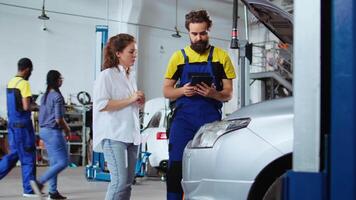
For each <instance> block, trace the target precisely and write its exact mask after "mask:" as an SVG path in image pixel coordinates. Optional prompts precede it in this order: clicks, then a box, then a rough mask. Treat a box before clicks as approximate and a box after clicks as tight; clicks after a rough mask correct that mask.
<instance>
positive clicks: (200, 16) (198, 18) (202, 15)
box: [185, 10, 213, 31]
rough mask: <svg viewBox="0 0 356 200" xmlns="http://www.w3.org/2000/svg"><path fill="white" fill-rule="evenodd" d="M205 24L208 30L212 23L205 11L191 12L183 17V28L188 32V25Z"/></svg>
mask: <svg viewBox="0 0 356 200" xmlns="http://www.w3.org/2000/svg"><path fill="white" fill-rule="evenodd" d="M203 22H206V23H207V25H208V30H209V29H210V27H211V25H212V23H213V22H212V21H211V20H210V17H209V15H208V12H207V11H206V10H197V11H195V10H192V11H190V12H189V13H188V14H186V15H185V28H186V29H187V30H188V31H189V24H190V23H203Z"/></svg>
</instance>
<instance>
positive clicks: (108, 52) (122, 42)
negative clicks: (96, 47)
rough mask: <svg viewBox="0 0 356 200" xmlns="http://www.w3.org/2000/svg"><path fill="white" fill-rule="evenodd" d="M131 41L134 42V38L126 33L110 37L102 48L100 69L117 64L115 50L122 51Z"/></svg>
mask: <svg viewBox="0 0 356 200" xmlns="http://www.w3.org/2000/svg"><path fill="white" fill-rule="evenodd" d="M132 42H135V38H134V37H133V36H132V35H129V34H126V33H120V34H117V35H115V36H113V37H111V38H110V39H109V41H108V43H107V44H106V46H105V49H104V64H103V67H102V70H104V69H107V68H111V67H116V66H117V65H118V64H119V59H118V58H117V56H116V52H122V51H123V50H124V49H125V48H126V47H127V46H128V45H129V44H131V43H132Z"/></svg>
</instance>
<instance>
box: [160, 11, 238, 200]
mask: <svg viewBox="0 0 356 200" xmlns="http://www.w3.org/2000/svg"><path fill="white" fill-rule="evenodd" d="M185 20H186V21H185V27H186V28H187V30H188V32H189V38H190V41H191V44H190V45H188V46H186V47H185V48H184V49H181V50H178V51H176V52H175V53H174V54H173V55H172V57H171V59H170V61H169V63H168V67H167V71H166V74H165V79H164V83H163V94H164V96H165V97H166V98H169V99H171V100H176V109H175V114H174V116H173V120H172V125H171V127H170V131H169V132H170V134H169V162H168V171H167V199H168V200H181V199H182V196H183V190H182V187H181V183H180V182H181V179H182V156H183V150H184V147H185V146H186V145H187V143H188V141H189V140H191V139H193V137H194V135H195V133H196V132H197V131H198V129H199V128H200V126H202V125H203V124H205V123H209V122H213V121H216V120H220V119H221V107H222V102H226V101H228V100H230V99H231V97H232V90H233V88H232V79H234V78H235V77H236V75H235V69H234V66H233V65H232V63H231V60H230V57H229V55H228V54H227V53H226V52H225V51H224V50H223V49H221V48H219V47H214V46H212V45H210V44H209V30H210V27H211V25H212V21H211V20H210V17H209V15H208V13H207V11H206V10H199V11H191V12H189V13H188V14H187V15H186V16H185ZM197 79H198V80H199V82H195V80H197ZM194 82H195V83H194ZM177 83H178V84H177ZM176 85H177V87H176Z"/></svg>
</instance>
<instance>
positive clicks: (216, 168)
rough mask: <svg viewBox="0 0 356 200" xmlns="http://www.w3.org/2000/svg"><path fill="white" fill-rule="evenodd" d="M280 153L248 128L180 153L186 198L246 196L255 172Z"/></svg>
mask: <svg viewBox="0 0 356 200" xmlns="http://www.w3.org/2000/svg"><path fill="white" fill-rule="evenodd" d="M281 155H282V154H281V152H279V151H278V150H276V149H275V148H274V147H273V146H271V144H269V143H267V142H266V141H265V140H263V139H262V138H260V137H258V136H257V135H256V134H254V133H253V132H252V131H250V130H249V129H248V128H244V129H240V130H238V131H234V132H233V133H232V132H231V133H228V134H226V135H223V136H222V137H221V138H219V139H218V140H217V141H216V143H215V144H214V146H213V147H212V148H192V147H191V142H189V143H188V145H187V146H186V148H185V150H184V154H183V179H182V187H183V190H184V193H185V198H186V199H199V200H204V199H207V200H208V199H219V200H225V199H226V200H228V199H238V200H239V199H241V200H244V199H247V196H248V193H249V190H250V187H251V185H252V184H253V183H254V180H255V178H256V176H257V175H258V173H259V172H260V171H261V170H262V169H263V168H264V167H265V166H267V165H268V164H269V163H270V162H271V161H273V160H274V159H275V158H278V157H280V156H281Z"/></svg>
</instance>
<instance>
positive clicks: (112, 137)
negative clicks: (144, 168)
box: [93, 33, 145, 200]
mask: <svg viewBox="0 0 356 200" xmlns="http://www.w3.org/2000/svg"><path fill="white" fill-rule="evenodd" d="M136 54H137V49H136V42H135V38H134V37H133V36H131V35H129V34H123V33H121V34H118V35H116V36H113V37H111V38H110V39H109V41H108V43H107V45H106V47H105V50H104V64H103V71H102V72H101V73H100V75H99V76H98V78H97V80H96V81H95V84H94V102H93V130H94V131H93V148H94V151H96V152H103V153H104V157H105V160H106V162H107V166H108V168H109V170H110V177H111V182H110V184H109V186H108V190H107V193H106V197H105V200H126V199H130V196H131V184H132V182H133V180H134V176H135V164H136V159H137V149H138V145H139V143H140V142H141V140H140V121H139V107H140V106H142V105H143V104H144V102H145V96H144V93H143V92H142V91H138V90H137V85H136V79H135V75H134V72H133V70H132V66H133V64H134V62H135V59H136Z"/></svg>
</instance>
